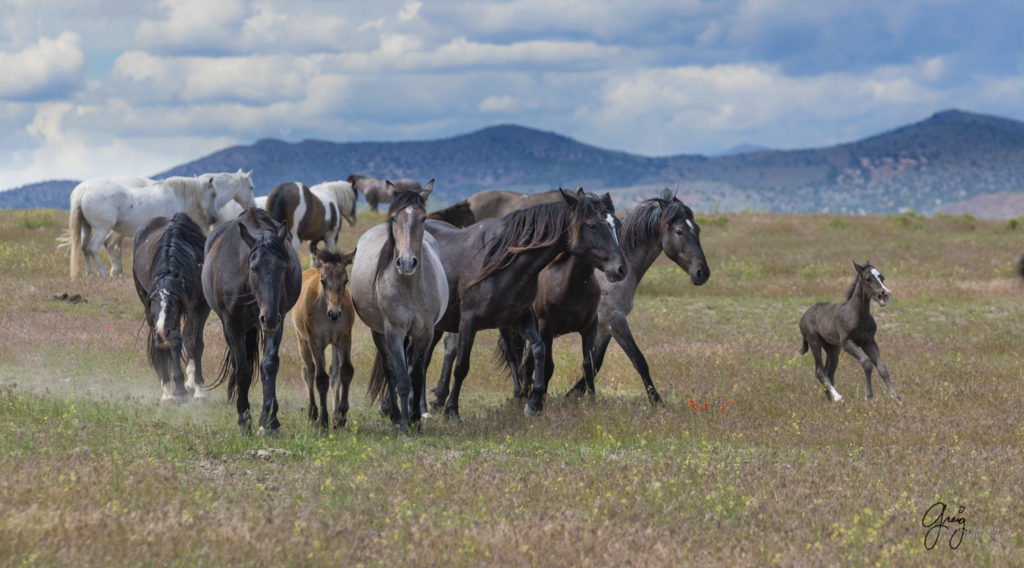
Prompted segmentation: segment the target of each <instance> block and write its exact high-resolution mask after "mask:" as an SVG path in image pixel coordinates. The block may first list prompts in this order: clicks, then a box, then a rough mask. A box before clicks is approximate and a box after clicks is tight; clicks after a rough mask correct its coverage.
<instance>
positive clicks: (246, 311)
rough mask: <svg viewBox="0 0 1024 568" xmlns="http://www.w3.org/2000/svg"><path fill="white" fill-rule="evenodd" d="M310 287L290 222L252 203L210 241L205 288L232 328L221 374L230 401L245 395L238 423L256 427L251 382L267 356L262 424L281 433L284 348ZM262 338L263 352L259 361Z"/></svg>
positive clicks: (263, 370)
mask: <svg viewBox="0 0 1024 568" xmlns="http://www.w3.org/2000/svg"><path fill="white" fill-rule="evenodd" d="M301 289H302V268H301V266H300V264H299V258H298V256H297V255H296V254H295V249H294V248H292V244H291V242H290V239H289V235H288V230H287V228H286V227H285V226H284V225H281V224H279V223H278V222H276V221H274V220H273V219H272V218H271V217H270V215H269V214H267V212H266V211H263V210H261V209H254V208H249V209H247V210H246V211H245V212H244V213H242V214H241V215H239V216H238V217H237V218H235V219H233V220H231V221H228V222H226V223H224V224H223V225H220V226H218V227H217V228H216V229H214V231H213V232H212V233H210V237H209V238H208V239H207V240H206V262H205V263H204V264H203V294H204V295H205V296H206V301H207V302H209V304H210V306H211V307H212V308H213V310H214V311H215V312H217V315H218V316H219V317H220V321H221V324H222V325H223V327H224V339H225V341H226V342H227V345H228V352H227V355H226V357H225V359H224V365H223V367H222V368H221V372H220V377H219V378H218V379H217V382H216V383H215V384H214V385H213V386H217V385H219V384H220V383H222V382H224V381H225V380H227V382H228V399H229V400H230V399H231V398H233V397H235V396H236V395H237V397H238V400H237V404H236V406H237V409H238V425H239V426H240V427H241V429H242V433H243V434H245V433H248V432H249V431H250V430H251V428H252V417H251V415H250V412H249V387H250V385H251V384H252V377H253V374H254V373H255V372H256V365H257V361H259V376H260V379H261V380H262V383H263V408H262V411H261V412H260V422H259V424H260V430H261V431H270V432H274V431H276V430H278V429H279V428H280V426H281V423H280V422H279V421H278V419H277V410H278V404H277V368H278V365H279V363H280V357H279V355H278V350H279V348H280V346H281V336H282V335H283V333H284V326H283V325H282V324H283V322H284V316H285V314H286V313H287V312H288V310H290V309H291V308H292V306H294V305H295V302H296V301H297V300H298V298H299V292H300V291H301ZM261 339H262V343H263V358H262V360H260V359H259V357H258V356H259V344H260V341H261Z"/></svg>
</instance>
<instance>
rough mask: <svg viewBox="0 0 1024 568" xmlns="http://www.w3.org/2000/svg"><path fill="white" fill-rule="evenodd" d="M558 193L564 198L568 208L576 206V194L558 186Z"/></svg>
mask: <svg viewBox="0 0 1024 568" xmlns="http://www.w3.org/2000/svg"><path fill="white" fill-rule="evenodd" d="M558 193H559V194H561V195H562V199H563V200H565V204H566V205H568V206H569V207H570V208H572V207H576V196H574V195H573V194H572V193H570V192H568V191H566V190H564V189H562V188H558Z"/></svg>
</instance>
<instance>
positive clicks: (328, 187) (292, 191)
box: [266, 181, 356, 252]
mask: <svg viewBox="0 0 1024 568" xmlns="http://www.w3.org/2000/svg"><path fill="white" fill-rule="evenodd" d="M266 209H267V211H268V212H269V213H270V216H271V217H273V218H274V220H275V221H277V222H278V223H282V224H284V226H285V227H287V229H288V232H289V233H290V234H291V239H292V247H294V248H295V250H298V249H299V245H300V244H301V242H302V241H309V246H310V251H312V249H313V247H314V246H315V245H316V244H317V243H318V242H323V243H324V248H325V249H327V250H328V251H329V252H334V250H335V247H336V246H337V242H338V232H339V231H340V230H341V220H342V219H343V218H344V219H345V220H346V221H348V224H349V226H352V225H355V223H356V192H355V189H353V187H352V184H350V183H348V182H346V181H332V182H325V183H321V184H317V185H314V186H313V187H306V186H305V185H304V184H302V183H299V182H297V181H293V182H288V183H282V184H279V185H278V186H277V187H275V188H274V189H272V190H270V194H269V195H268V196H267V205H266Z"/></svg>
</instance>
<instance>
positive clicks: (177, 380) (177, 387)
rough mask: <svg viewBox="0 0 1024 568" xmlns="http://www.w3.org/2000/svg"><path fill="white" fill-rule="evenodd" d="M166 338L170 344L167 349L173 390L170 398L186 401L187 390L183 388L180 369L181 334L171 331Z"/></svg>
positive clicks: (182, 375) (183, 380)
mask: <svg viewBox="0 0 1024 568" xmlns="http://www.w3.org/2000/svg"><path fill="white" fill-rule="evenodd" d="M168 339H169V342H170V344H171V345H170V349H169V350H168V359H167V364H168V366H169V367H170V370H171V374H172V377H173V379H174V392H173V394H172V397H171V400H172V401H174V402H177V403H179V404H181V403H185V402H188V390H186V389H185V373H183V372H182V370H181V347H182V346H181V343H182V342H181V334H179V333H172V334H171V337H169V338H168Z"/></svg>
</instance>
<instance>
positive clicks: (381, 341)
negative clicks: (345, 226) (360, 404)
mask: <svg viewBox="0 0 1024 568" xmlns="http://www.w3.org/2000/svg"><path fill="white" fill-rule="evenodd" d="M433 188H434V180H430V182H429V183H428V184H427V187H426V188H425V189H423V190H422V191H416V190H398V189H396V188H395V186H394V185H393V184H391V183H390V182H388V191H389V193H391V195H390V196H389V198H390V199H389V201H390V203H391V205H390V207H389V209H388V215H387V221H386V222H385V223H384V224H381V225H377V226H376V227H373V228H372V229H370V230H369V231H367V232H366V233H364V234H363V236H362V237H360V239H359V242H358V243H357V244H356V256H355V260H354V261H353V263H352V278H351V282H350V284H349V288H350V289H351V291H352V303H353V305H354V306H355V310H356V313H357V314H358V315H359V319H361V320H363V323H365V324H366V325H367V327H369V328H370V331H371V332H372V333H373V342H374V345H376V346H377V357H376V360H375V361H374V370H373V372H372V373H371V377H370V384H369V389H368V390H369V391H370V393H371V395H373V396H374V398H375V397H376V396H384V395H385V393H387V395H386V396H388V400H387V401H386V402H388V403H389V404H390V408H391V418H392V422H396V423H399V424H400V425H401V427H402V431H403V432H408V431H409V428H410V425H411V426H413V427H418V426H419V422H420V396H422V394H423V385H424V381H425V373H426V355H427V349H429V348H430V347H431V346H432V344H433V338H434V326H435V325H436V324H437V322H438V320H440V319H441V316H442V315H443V314H444V312H445V310H446V309H447V307H448V280H447V279H446V278H445V272H444V266H443V265H442V264H441V259H440V257H439V255H438V246H437V243H436V242H435V241H434V237H432V236H430V235H429V234H425V233H424V222H425V221H426V218H427V211H426V207H425V200H426V198H427V196H428V195H430V192H431V190H433ZM385 379H386V384H385ZM396 394H397V399H396Z"/></svg>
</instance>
